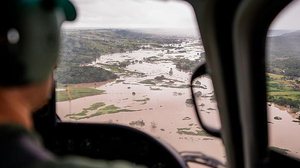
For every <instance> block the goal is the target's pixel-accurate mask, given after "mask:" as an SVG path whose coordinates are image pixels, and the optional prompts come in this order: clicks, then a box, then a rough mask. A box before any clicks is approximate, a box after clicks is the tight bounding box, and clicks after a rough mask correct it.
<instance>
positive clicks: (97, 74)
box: [56, 29, 178, 84]
mask: <svg viewBox="0 0 300 168" xmlns="http://www.w3.org/2000/svg"><path fill="white" fill-rule="evenodd" d="M62 36H63V38H62V40H63V42H62V44H63V46H62V49H61V53H60V55H61V56H62V57H61V59H60V65H59V66H58V68H57V73H56V79H57V81H58V82H59V83H63V84H70V83H88V82H101V81H105V80H108V79H115V78H117V76H116V75H115V74H114V73H113V72H116V71H118V72H119V71H121V70H122V69H118V68H116V66H114V67H111V68H110V70H112V72H109V71H107V70H104V69H102V68H99V67H86V66H83V65H84V64H88V63H91V62H92V61H95V60H96V59H97V58H99V57H100V56H101V55H104V54H111V53H120V52H126V51H129V52H130V51H133V50H137V49H139V48H140V46H141V45H143V44H148V43H151V44H152V45H154V46H160V45H161V44H164V43H178V41H177V39H175V38H172V37H161V36H158V35H151V34H145V33H139V32H134V31H130V30H120V29H90V30H88V29H87V30H65V31H64V32H63V34H62ZM128 64H129V62H128V61H127V62H123V63H120V67H123V68H124V67H126V66H127V65H128ZM117 66H119V65H117ZM113 68H115V71H114V70H113Z"/></svg>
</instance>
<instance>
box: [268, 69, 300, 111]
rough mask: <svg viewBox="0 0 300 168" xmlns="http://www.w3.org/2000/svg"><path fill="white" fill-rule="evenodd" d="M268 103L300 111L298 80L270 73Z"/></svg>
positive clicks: (299, 85) (299, 86)
mask: <svg viewBox="0 0 300 168" xmlns="http://www.w3.org/2000/svg"><path fill="white" fill-rule="evenodd" d="M267 83H268V88H267V89H268V101H269V102H273V103H276V104H278V105H281V106H289V107H290V108H291V109H293V110H294V111H298V110H299V109H300V84H299V82H298V80H295V79H293V78H291V77H288V76H284V75H277V74H272V73H268V74H267Z"/></svg>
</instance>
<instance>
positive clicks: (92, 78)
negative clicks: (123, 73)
mask: <svg viewBox="0 0 300 168" xmlns="http://www.w3.org/2000/svg"><path fill="white" fill-rule="evenodd" d="M56 73H57V74H58V75H57V81H58V82H60V83H62V84H76V83H93V82H102V81H107V80H110V79H116V78H117V77H118V76H117V75H115V74H114V73H112V72H110V71H107V70H105V69H102V68H96V67H91V66H81V67H80V66H68V67H64V68H59V69H58V70H57V72H56Z"/></svg>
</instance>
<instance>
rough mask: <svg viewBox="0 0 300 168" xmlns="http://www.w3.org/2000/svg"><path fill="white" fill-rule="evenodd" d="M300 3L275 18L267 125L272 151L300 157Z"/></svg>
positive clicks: (269, 46) (269, 47)
mask: <svg viewBox="0 0 300 168" xmlns="http://www.w3.org/2000/svg"><path fill="white" fill-rule="evenodd" d="M299 16H300V1H299V0H297V1H294V2H292V3H291V4H290V5H289V6H288V7H286V9H284V10H283V11H282V12H281V13H280V15H279V16H278V17H277V18H276V19H275V21H274V22H273V24H272V25H271V28H270V30H269V33H268V38H267V74H266V75H267V89H268V103H267V106H268V113H269V114H268V118H269V119H268V126H269V132H270V145H271V148H274V149H275V150H277V151H279V152H282V153H284V154H288V155H293V156H296V157H300V144H299V139H300V136H299V134H298V131H299V129H300V120H299V119H300V48H299V44H300V22H299V21H298V19H297V18H298V17H299Z"/></svg>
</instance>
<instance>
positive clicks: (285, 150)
mask: <svg viewBox="0 0 300 168" xmlns="http://www.w3.org/2000/svg"><path fill="white" fill-rule="evenodd" d="M270 148H271V149H272V150H274V151H277V152H280V153H282V154H285V155H287V154H288V152H290V150H288V149H284V148H279V147H275V146H271V147H270Z"/></svg>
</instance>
